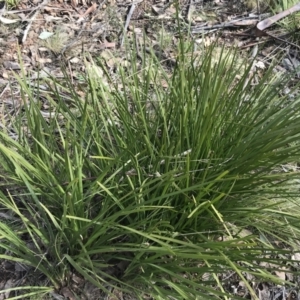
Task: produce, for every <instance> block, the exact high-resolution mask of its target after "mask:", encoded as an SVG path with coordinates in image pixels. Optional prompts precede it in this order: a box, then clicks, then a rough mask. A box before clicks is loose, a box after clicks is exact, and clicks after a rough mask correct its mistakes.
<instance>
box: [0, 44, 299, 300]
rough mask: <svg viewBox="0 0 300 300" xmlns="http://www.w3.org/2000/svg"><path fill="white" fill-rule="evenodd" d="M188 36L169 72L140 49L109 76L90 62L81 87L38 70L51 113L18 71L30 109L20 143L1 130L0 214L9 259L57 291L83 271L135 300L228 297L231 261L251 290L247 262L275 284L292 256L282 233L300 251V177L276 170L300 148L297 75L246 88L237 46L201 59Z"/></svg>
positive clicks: (248, 82) (207, 53)
mask: <svg viewBox="0 0 300 300" xmlns="http://www.w3.org/2000/svg"><path fill="white" fill-rule="evenodd" d="M181 46H182V48H179V56H178V60H177V64H176V67H175V69H174V71H173V75H172V77H171V78H169V77H168V76H167V74H165V72H164V70H163V69H162V67H161V66H160V64H159V63H158V62H157V61H156V59H155V58H154V57H151V58H149V57H144V59H143V65H142V66H140V67H139V66H138V63H137V61H136V58H135V55H134V54H132V58H131V69H130V70H128V69H124V68H121V67H120V68H119V69H118V75H119V76H120V82H119V83H118V84H115V85H114V82H113V81H112V80H111V78H110V76H108V73H107V72H106V70H105V68H104V75H103V73H101V72H96V71H95V70H97V68H98V67H97V66H96V65H92V66H91V65H87V76H86V87H87V89H86V93H85V96H84V97H82V96H80V95H79V93H78V91H77V90H76V88H75V87H74V86H73V85H72V82H71V79H69V78H68V76H67V75H66V77H65V80H63V81H62V80H60V81H58V80H56V79H55V78H51V80H47V79H44V80H45V82H44V84H48V86H49V89H50V92H49V93H48V94H47V100H48V105H50V106H51V109H50V110H51V116H50V118H47V119H46V118H45V116H44V115H43V114H42V113H41V111H40V107H39V106H38V104H37V103H36V102H35V99H36V96H34V93H33V91H32V90H31V87H30V86H29V85H27V83H26V81H25V80H23V79H22V78H18V79H19V83H20V85H21V87H22V91H23V95H24V101H25V99H26V98H27V99H28V101H29V103H30V105H29V106H27V105H25V106H24V107H25V112H24V115H20V117H19V122H17V123H16V130H17V132H18V140H13V139H12V138H10V137H9V136H7V134H5V133H2V132H1V133H0V140H1V143H0V159H1V165H2V172H1V174H5V175H1V177H2V179H1V180H2V182H3V186H5V189H2V191H0V204H1V207H2V208H3V210H4V211H5V212H7V213H8V214H9V215H10V216H13V218H14V221H13V222H10V221H8V220H6V221H1V222H0V236H1V239H2V240H1V244H0V248H1V249H2V251H1V253H2V254H1V255H0V258H1V259H7V260H11V261H17V262H20V263H22V264H25V265H28V266H31V267H32V268H33V269H34V270H38V271H39V272H40V273H43V274H44V275H46V276H47V278H48V279H49V280H50V281H51V283H52V286H53V288H55V289H58V288H60V287H61V285H62V284H63V283H65V282H66V280H68V278H69V276H70V270H76V272H77V273H78V274H80V275H81V276H82V277H84V278H85V279H86V280H88V281H90V282H91V283H93V284H94V285H96V286H98V287H99V288H100V289H102V290H103V291H104V292H106V293H109V291H111V287H117V288H118V289H122V290H123V291H125V292H128V293H131V294H135V296H136V297H137V298H139V299H141V298H142V295H145V294H148V295H151V296H152V297H153V298H154V299H196V297H200V298H201V297H202V298H201V299H205V298H207V297H208V295H209V297H210V299H221V298H222V296H224V297H226V295H227V293H228V291H226V289H225V286H226V282H222V281H221V279H220V278H219V277H218V275H219V274H220V273H225V272H227V271H234V272H236V273H237V274H238V275H239V276H240V278H241V280H244V281H245V284H246V286H247V287H248V288H249V289H250V292H251V293H252V296H253V297H254V299H255V295H254V291H252V290H251V287H250V286H249V284H248V283H247V280H246V279H245V278H244V276H245V272H249V273H251V274H253V275H255V276H256V277H257V278H260V279H262V280H266V279H268V280H273V281H278V279H277V278H276V277H275V276H274V275H272V274H271V272H272V271H273V270H274V269H280V268H281V267H283V266H285V264H286V261H288V259H289V258H288V251H286V250H284V249H283V248H284V247H280V246H278V243H277V244H276V243H274V241H281V242H282V244H284V245H285V244H288V245H290V247H291V248H293V249H295V250H298V248H297V247H298V246H297V241H298V238H299V226H300V225H299V222H298V220H299V199H298V198H297V196H298V191H297V187H296V186H295V183H294V181H293V179H294V178H296V177H297V176H298V173H297V172H294V171H287V170H286V169H287V168H285V170H283V169H281V168H280V166H281V165H282V164H291V163H294V162H296V161H298V160H299V157H300V153H299V152H300V150H299V147H298V140H299V128H300V116H299V111H300V102H299V99H298V98H297V99H293V101H290V100H289V98H288V96H280V93H279V91H280V89H281V88H282V86H284V85H285V84H287V83H288V80H289V79H288V78H287V77H285V78H278V77H276V76H274V74H273V73H272V70H269V71H268V72H266V74H265V76H264V77H263V78H260V81H259V83H258V84H257V85H252V84H251V82H252V77H251V75H250V74H253V73H252V72H250V70H252V69H251V67H252V66H251V64H250V65H249V67H248V68H247V69H245V68H244V67H242V65H241V66H240V67H239V66H236V65H235V63H236V62H237V61H238V60H237V59H233V58H232V55H233V54H232V52H230V53H229V52H225V51H224V52H222V53H220V57H219V60H218V61H217V62H216V61H215V60H213V59H212V57H213V56H212V53H213V52H214V46H212V47H211V48H210V49H207V50H206V51H205V52H203V53H202V55H198V56H197V57H196V56H195V55H194V54H193V53H187V52H186V51H185V50H184V49H183V44H181ZM190 48H191V47H190ZM226 53H228V54H226ZM235 55H236V53H235ZM88 66H89V67H88ZM241 69H243V74H239V70H241ZM252 76H255V74H253V75H252ZM162 80H164V81H165V82H167V84H168V85H167V87H166V86H165V85H164V86H163V85H161V84H160V83H161V82H162ZM120 83H121V84H120ZM81 95H82V93H81ZM24 119H26V125H27V127H26V130H25V129H24V126H21V125H22V124H23V122H24ZM16 220H17V221H16ZM245 232H246V233H247V234H244V233H245ZM28 243H30V244H31V247H28ZM266 251H267V253H268V255H267V256H266V255H265V253H266ZM278 254H281V255H282V257H284V258H282V260H281V261H279V260H278V259H277V257H276V255H278ZM263 262H270V263H273V266H274V265H276V266H277V267H273V269H268V268H266V267H265V265H264V264H262V263H263ZM115 265H117V266H118V268H119V269H120V271H121V272H120V274H118V275H119V276H117V275H116V274H115V273H114V272H111V270H112V269H114V268H113V266H115ZM36 272H37V271H36ZM43 291H44V290H43ZM230 297H231V299H235V298H236V299H239V298H238V297H237V296H236V297H234V296H230Z"/></svg>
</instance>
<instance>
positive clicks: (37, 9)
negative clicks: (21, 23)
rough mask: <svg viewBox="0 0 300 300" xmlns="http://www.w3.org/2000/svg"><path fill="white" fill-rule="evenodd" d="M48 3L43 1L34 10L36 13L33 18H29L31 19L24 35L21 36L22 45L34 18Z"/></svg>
mask: <svg viewBox="0 0 300 300" xmlns="http://www.w3.org/2000/svg"><path fill="white" fill-rule="evenodd" d="M48 2H49V0H44V1H43V2H42V3H41V4H40V5H39V6H38V7H37V8H36V9H35V10H36V12H35V13H34V14H33V16H32V17H31V19H30V20H29V22H28V25H27V27H26V29H25V30H24V35H23V38H22V44H24V43H25V41H26V38H27V35H28V32H29V30H30V27H31V25H32V23H33V21H34V20H35V18H36V16H37V15H38V14H39V12H40V10H41V8H42V7H43V6H45V5H46V4H48ZM33 11H34V10H33Z"/></svg>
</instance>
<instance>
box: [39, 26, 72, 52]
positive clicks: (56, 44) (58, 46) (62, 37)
mask: <svg viewBox="0 0 300 300" xmlns="http://www.w3.org/2000/svg"><path fill="white" fill-rule="evenodd" d="M68 40H69V35H68V33H67V32H66V31H64V30H62V29H57V30H56V31H55V32H54V34H53V35H52V36H51V37H49V38H48V39H46V40H45V41H43V45H44V46H45V47H46V48H48V49H49V50H51V51H52V52H53V53H55V54H58V53H60V52H61V50H62V49H63V48H64V47H65V46H66V45H67V43H68Z"/></svg>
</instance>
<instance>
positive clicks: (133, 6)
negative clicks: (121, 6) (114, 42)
mask: <svg viewBox="0 0 300 300" xmlns="http://www.w3.org/2000/svg"><path fill="white" fill-rule="evenodd" d="M143 1H144V0H137V1H134V2H133V3H132V5H131V7H130V10H129V12H128V14H127V17H126V22H125V26H124V30H123V35H122V39H121V45H120V46H121V47H122V46H123V43H124V39H125V34H126V32H127V28H128V26H129V23H130V20H131V17H132V14H133V12H134V10H135V8H136V5H137V4H139V3H141V2H143Z"/></svg>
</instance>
